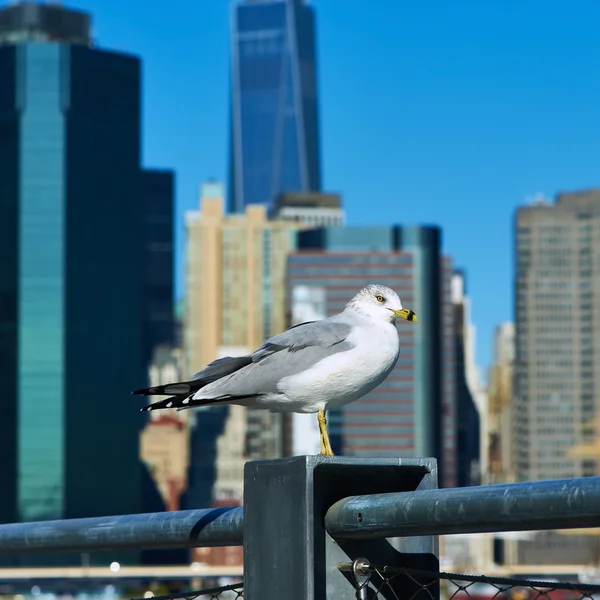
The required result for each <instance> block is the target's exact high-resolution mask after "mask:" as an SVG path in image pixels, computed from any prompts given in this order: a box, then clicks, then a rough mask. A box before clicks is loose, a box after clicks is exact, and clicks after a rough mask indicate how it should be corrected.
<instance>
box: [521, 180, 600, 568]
mask: <svg viewBox="0 0 600 600" xmlns="http://www.w3.org/2000/svg"><path fill="white" fill-rule="evenodd" d="M515 244H516V252H515V256H516V270H515V271H516V277H515V301H516V310H515V340H516V361H515V390H514V411H513V431H514V443H513V447H514V453H513V457H514V469H515V475H516V478H517V479H518V480H539V479H560V478H565V477H581V476H589V475H597V474H598V460H597V459H594V458H590V457H588V456H582V455H578V454H577V453H574V452H572V448H573V447H575V446H577V445H579V444H582V443H585V442H586V441H588V439H589V435H590V432H589V431H588V430H587V428H586V423H589V422H590V421H591V420H592V418H593V417H594V415H596V414H597V413H598V410H599V408H600V406H599V402H600V400H599V399H600V377H599V376H598V373H600V353H599V352H598V339H600V311H599V310H598V304H599V298H598V285H597V282H598V280H599V278H600V190H585V191H581V192H575V193H562V194H559V195H558V196H557V198H556V201H555V202H554V203H552V202H550V201H547V200H537V201H535V202H534V203H532V204H529V205H527V206H522V207H520V208H519V209H518V210H517V213H516V219H515ZM595 544H596V540H595V539H593V538H589V537H587V538H586V537H585V536H559V535H557V534H553V533H551V532H550V533H546V534H538V535H536V537H535V539H534V540H533V541H532V542H523V543H522V544H520V549H519V561H520V562H522V563H531V562H545V563H558V562H560V561H561V560H563V561H564V556H565V555H567V554H568V555H569V557H570V559H571V561H572V562H576V563H577V562H581V563H585V562H587V561H588V560H595V555H596V552H595Z"/></svg>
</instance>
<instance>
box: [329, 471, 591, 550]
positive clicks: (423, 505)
mask: <svg viewBox="0 0 600 600" xmlns="http://www.w3.org/2000/svg"><path fill="white" fill-rule="evenodd" d="M325 527H326V529H327V531H328V532H329V533H330V535H331V536H332V537H334V538H336V539H352V538H354V539H366V538H381V537H405V536H416V535H447V534H453V533H485V532H496V531H497V532H500V531H535V530H542V529H574V528H583V527H600V477H582V478H577V479H564V480H557V481H538V482H531V483H512V484H495V485H486V486H473V487H465V488H446V489H439V490H427V491H425V490H424V491H416V492H399V493H393V494H373V495H368V496H352V497H350V498H344V499H343V500H340V501H338V502H336V503H335V504H334V505H333V506H332V507H331V508H330V509H329V510H328V511H327V514H326V515H325Z"/></svg>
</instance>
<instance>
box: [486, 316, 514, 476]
mask: <svg viewBox="0 0 600 600" xmlns="http://www.w3.org/2000/svg"><path fill="white" fill-rule="evenodd" d="M514 369H515V325H514V323H512V322H505V323H501V324H500V325H498V327H496V330H495V332H494V346H493V356H492V366H491V367H490V371H489V376H488V399H489V400H488V402H489V404H488V431H489V434H488V440H487V452H488V469H487V481H486V482H485V483H512V482H513V481H515V473H514V465H513V443H512V437H513V434H512V428H513V422H512V410H513V401H514V400H513V398H514V395H513V378H514Z"/></svg>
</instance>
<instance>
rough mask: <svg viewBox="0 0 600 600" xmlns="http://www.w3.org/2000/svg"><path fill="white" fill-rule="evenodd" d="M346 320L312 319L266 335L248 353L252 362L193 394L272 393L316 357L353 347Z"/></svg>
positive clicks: (313, 362)
mask: <svg viewBox="0 0 600 600" xmlns="http://www.w3.org/2000/svg"><path fill="white" fill-rule="evenodd" d="M351 331H352V327H351V325H350V324H348V323H345V322H342V321H332V320H329V319H327V320H323V321H314V322H310V323H303V324H301V325H297V326H295V327H292V328H290V329H288V330H287V331H284V332H283V333H280V334H279V335H276V336H274V337H272V338H270V339H268V340H267V341H266V342H265V343H264V344H263V345H262V346H261V347H260V348H259V349H258V350H256V352H254V353H253V354H251V355H250V358H251V359H252V363H251V364H248V365H246V366H244V367H242V368H241V369H239V370H238V371H235V372H234V373H232V374H230V375H228V376H225V377H223V378H222V379H219V380H218V381H215V382H214V383H211V384H209V385H207V386H206V387H204V388H202V389H201V390H199V391H198V392H197V393H196V394H195V395H194V397H195V398H197V399H200V398H220V397H225V396H229V397H236V396H250V395H261V394H269V393H276V392H277V391H278V388H277V384H278V383H279V382H280V381H281V380H282V379H283V378H285V377H290V376H291V375H296V374H297V373H301V372H302V371H306V370H307V369H310V368H311V367H312V366H313V365H315V364H316V363H318V362H319V361H321V360H323V359H324V358H327V357H328V356H331V355H332V354H336V353H337V352H347V351H348V350H351V349H352V348H353V345H352V344H351V343H350V342H348V336H349V335H350V332H351Z"/></svg>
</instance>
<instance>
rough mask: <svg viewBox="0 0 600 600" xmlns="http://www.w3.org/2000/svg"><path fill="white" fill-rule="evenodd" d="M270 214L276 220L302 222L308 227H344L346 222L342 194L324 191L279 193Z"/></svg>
mask: <svg viewBox="0 0 600 600" xmlns="http://www.w3.org/2000/svg"><path fill="white" fill-rule="evenodd" d="M269 216H270V217H271V218H272V219H275V220H280V221H294V222H296V223H301V224H303V225H305V226H306V227H307V228H315V227H343V226H344V225H345V224H346V213H345V211H344V209H343V207H342V198H341V196H340V195H339V194H325V193H322V192H284V193H283V194H279V195H278V196H277V197H276V198H275V201H274V203H273V206H272V208H271V210H270V212H269Z"/></svg>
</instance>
